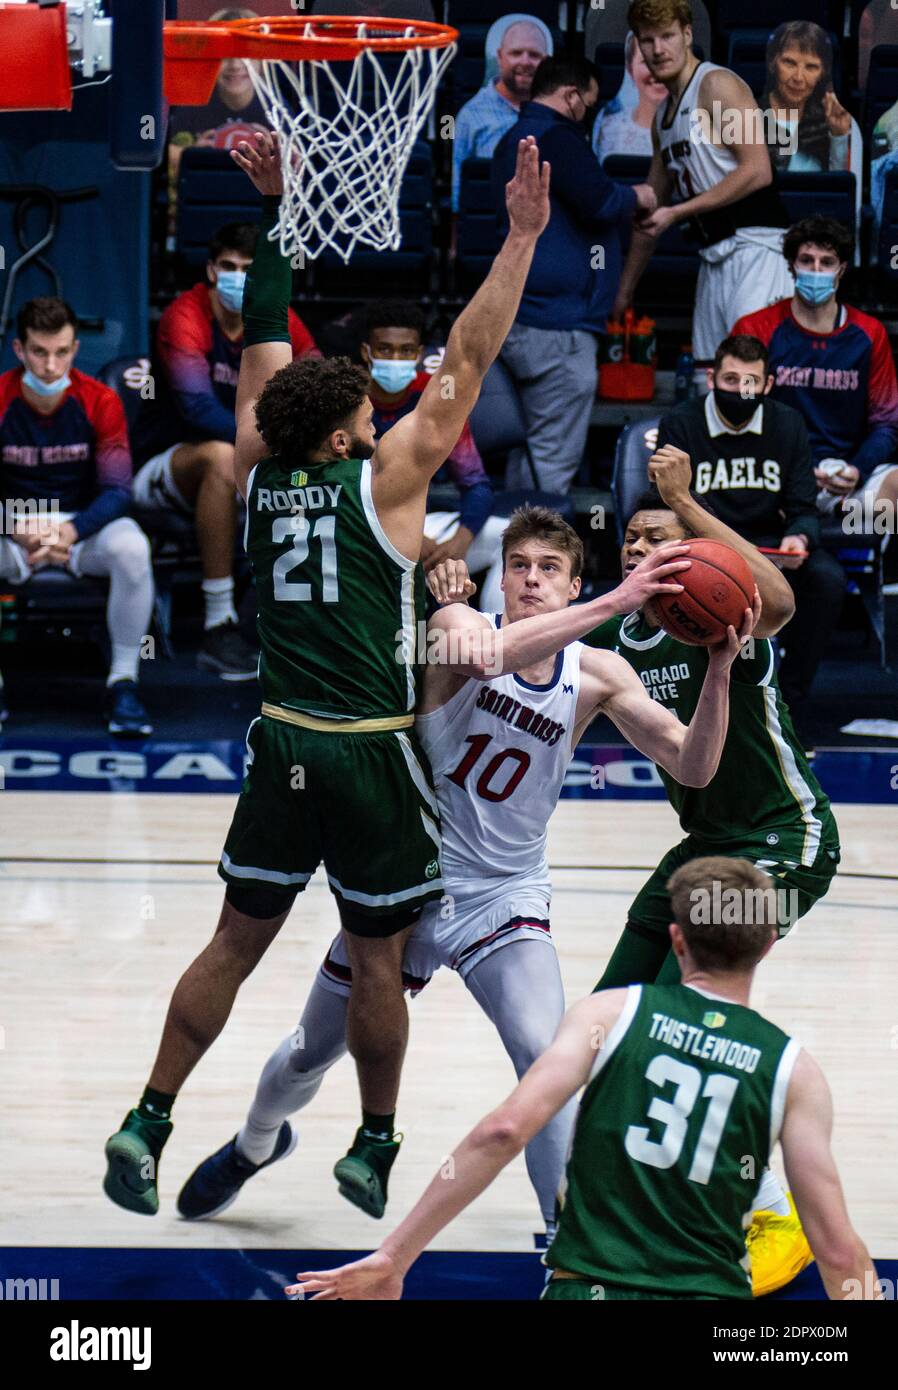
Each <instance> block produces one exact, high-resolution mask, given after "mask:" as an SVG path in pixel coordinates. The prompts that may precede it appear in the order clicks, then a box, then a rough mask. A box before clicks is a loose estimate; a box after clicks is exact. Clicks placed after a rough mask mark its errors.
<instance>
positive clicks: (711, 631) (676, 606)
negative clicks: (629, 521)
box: [646, 537, 755, 647]
mask: <svg viewBox="0 0 898 1390" xmlns="http://www.w3.org/2000/svg"><path fill="white" fill-rule="evenodd" d="M689 559H690V561H691V564H690V566H689V569H688V570H683V571H682V573H680V574H678V575H677V576H676V580H677V583H678V584H682V586H683V592H682V593H680V594H657V595H656V596H655V597H654V598H653V599H650V600H649V603H648V604H647V605H646V607H650V609H651V615H652V617H653V618H654V619H655V621H656V622H657V623H660V625H661V627H663V628H664V630H665V632H669V633H670V635H671V637H676V639H677V641H678V642H685V643H686V644H687V645H688V646H690V647H714V646H716V645H717V644H718V643H719V642H725V641H726V636H727V627H728V626H732V627H734V628H735V629H736V631H737V632H739V630H740V628H741V627H742V623H743V619H744V617H745V610H746V608H751V606H752V595H753V594H754V591H755V581H754V578H753V576H752V572H751V570H750V569H749V567H748V565H747V563H746V561H745V560H743V558H742V556H741V555H739V554H737V552H736V551H735V550H733V548H732V546H729V545H724V544H723V543H722V542H721V541H708V540H693V539H692V538H691V537H690V539H689Z"/></svg>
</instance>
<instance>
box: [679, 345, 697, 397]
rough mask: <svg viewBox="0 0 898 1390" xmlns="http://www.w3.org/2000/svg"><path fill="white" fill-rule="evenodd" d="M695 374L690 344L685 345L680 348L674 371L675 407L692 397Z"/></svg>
mask: <svg viewBox="0 0 898 1390" xmlns="http://www.w3.org/2000/svg"><path fill="white" fill-rule="evenodd" d="M694 372H695V358H694V357H693V356H692V344H691V343H688V344H685V345H684V346H683V347H682V348H680V355H679V357H678V358H677V365H676V368H675V371H674V400H675V401H676V403H677V405H679V404H680V402H681V401H688V400H689V399H690V397H691V396H692V394H693V392H692V378H693V374H694Z"/></svg>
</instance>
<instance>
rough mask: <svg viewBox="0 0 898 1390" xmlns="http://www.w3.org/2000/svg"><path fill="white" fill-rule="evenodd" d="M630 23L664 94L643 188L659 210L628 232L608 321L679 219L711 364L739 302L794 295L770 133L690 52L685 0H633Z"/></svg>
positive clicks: (731, 80) (729, 80)
mask: <svg viewBox="0 0 898 1390" xmlns="http://www.w3.org/2000/svg"><path fill="white" fill-rule="evenodd" d="M628 20H629V25H630V28H631V29H632V31H633V33H634V34H635V35H636V38H637V42H638V44H639V48H640V51H641V53H642V56H643V58H644V60H645V62H646V64H647V66H648V68H649V70H650V71H651V74H652V76H653V77H654V78H655V80H656V81H658V82H663V83H664V85H665V87H666V88H667V90H668V93H669V96H668V98H667V100H666V101H665V102H663V103H662V104H661V105H660V106H659V107H658V110H657V112H656V114H655V118H654V121H653V124H652V148H653V156H652V164H651V169H650V171H649V176H648V183H649V184H650V185H651V187H652V188H653V189H654V191H655V194H656V196H657V198H658V207H657V209H656V210H655V212H653V213H652V214H650V215H649V216H648V217H646V218H644V219H643V220H642V221H641V222H639V223H637V224H636V226H635V227H634V232H633V239H632V241H631V243H630V251H629V255H628V256H627V260H626V264H625V265H624V269H623V273H622V275H621V281H620V286H619V288H618V293H617V297H616V299H615V304H614V316H615V317H616V318H619V317H620V316H621V315H622V314H623V312H624V310H625V309H626V308H627V306H628V305H629V304H630V303H631V301H632V299H633V294H634V292H635V290H636V285H637V283H638V281H639V277H640V276H641V275H642V272H643V271H644V269H645V267H646V265H647V263H648V261H649V259H650V257H651V255H652V252H653V251H654V249H655V247H656V245H657V242H658V238H659V237H660V236H661V235H662V233H663V232H666V231H667V229H668V228H669V227H671V226H673V225H674V223H677V222H682V223H685V224H686V228H685V230H686V232H687V234H688V235H690V236H691V238H692V239H693V240H694V241H696V242H697V244H698V246H699V248H700V249H699V255H700V257H701V267H700V269H699V273H698V284H697V286H696V294H695V312H694V316H693V320H692V344H693V352H694V354H695V358H696V362H699V363H710V362H711V359H712V358H713V356H714V353H715V351H716V349H717V345H718V343H719V342H721V341H722V339H724V338H725V337H726V335H727V333H728V332H729V330H730V325H731V324H733V323H735V321H736V317H738V313H744V312H746V309H745V307H744V306H746V305H748V304H751V305H752V306H753V307H754V308H755V309H762V308H764V307H765V305H767V304H773V303H774V302H775V301H776V300H778V299H783V298H785V297H786V296H787V295H790V294H791V293H792V281H791V276H790V274H789V270H788V267H787V266H786V264H785V262H784V261H783V257H782V243H783V231H784V229H785V227H786V226H788V216H787V213H786V210H785V207H784V206H783V203H782V200H781V199H780V197H779V194H778V193H777V191H776V188H775V185H774V182H773V168H772V166H771V162H770V154H769V151H768V146H767V127H766V123H765V119H764V117H763V116H762V113H761V112H760V111H759V110H758V107H757V104H756V102H755V99H754V97H753V96H752V93H751V90H750V89H749V87H748V86H747V84H746V83H745V82H743V80H742V78H741V77H738V76H737V75H736V73H734V72H731V71H730V69H729V68H723V67H719V66H718V65H717V64H715V63H703V62H700V61H699V59H698V58H697V57H696V55H695V54H694V53H693V51H692V11H691V9H690V6H689V3H688V0H633V3H632V4H631V5H630V8H629V10H628ZM737 311H738V312H737ZM748 312H751V311H750V310H749V311H748Z"/></svg>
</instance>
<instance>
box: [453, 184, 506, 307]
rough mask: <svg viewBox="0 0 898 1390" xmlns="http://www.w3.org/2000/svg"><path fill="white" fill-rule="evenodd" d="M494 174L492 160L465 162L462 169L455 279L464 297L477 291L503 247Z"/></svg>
mask: <svg viewBox="0 0 898 1390" xmlns="http://www.w3.org/2000/svg"><path fill="white" fill-rule="evenodd" d="M491 174H492V161H491V160H489V159H466V160H465V162H464V164H463V165H462V166H461V186H460V189H459V197H458V231H457V239H456V260H455V279H456V286H457V288H458V290H459V291H460V292H462V293H468V292H470V291H471V290H473V289H476V288H477V286H478V285H479V284H480V282H481V280H483V278H484V276H485V275H486V274H487V272H488V270H489V268H490V266H491V265H492V262H493V258H494V257H495V255H496V253H497V251H498V250H499V246H500V244H501V237H500V235H499V223H498V219H497V217H496V205H495V203H494V201H493V188H492V181H491Z"/></svg>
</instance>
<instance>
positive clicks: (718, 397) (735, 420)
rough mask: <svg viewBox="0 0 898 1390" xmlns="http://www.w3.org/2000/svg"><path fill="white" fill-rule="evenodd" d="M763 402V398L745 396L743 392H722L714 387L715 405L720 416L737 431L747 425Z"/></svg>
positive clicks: (717, 387)
mask: <svg viewBox="0 0 898 1390" xmlns="http://www.w3.org/2000/svg"><path fill="white" fill-rule="evenodd" d="M762 400H763V396H743V395H742V393H741V391H722V390H721V389H720V387H719V386H715V387H714V404H715V405H716V406H717V413H718V415H722V416H723V418H724V420H726V422H727V424H730V425H733V426H735V427H736V428H737V429H738V428H739V427H740V426H741V425H744V424H747V422H748V421H749V420H750V419H751V417H752V416H753V415H754V413H755V411H756V410H757V408H758V406H759V405H760V404H761V401H762Z"/></svg>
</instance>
